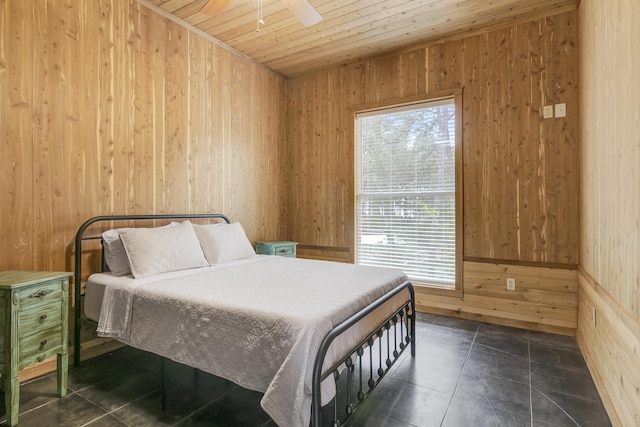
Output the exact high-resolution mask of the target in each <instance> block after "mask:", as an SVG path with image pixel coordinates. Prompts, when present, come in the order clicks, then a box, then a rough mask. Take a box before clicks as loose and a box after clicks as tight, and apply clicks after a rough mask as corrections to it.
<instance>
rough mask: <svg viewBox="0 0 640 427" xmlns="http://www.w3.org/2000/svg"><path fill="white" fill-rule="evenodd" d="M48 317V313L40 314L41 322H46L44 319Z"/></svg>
mask: <svg viewBox="0 0 640 427" xmlns="http://www.w3.org/2000/svg"><path fill="white" fill-rule="evenodd" d="M46 318H47V315H46V314H43V315H42V316H40V323H42V322H44V319H46Z"/></svg>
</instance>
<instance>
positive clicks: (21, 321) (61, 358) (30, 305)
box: [0, 271, 71, 426]
mask: <svg viewBox="0 0 640 427" xmlns="http://www.w3.org/2000/svg"><path fill="white" fill-rule="evenodd" d="M69 276H71V273H55V272H44V271H41V272H40V271H2V272H0V325H1V330H2V333H1V334H0V368H1V369H2V370H1V371H0V372H1V373H2V380H3V384H2V385H3V387H4V392H5V404H6V408H7V424H8V425H10V426H14V425H16V424H18V403H19V402H20V382H19V379H18V374H19V373H20V371H21V370H22V369H24V368H26V367H29V366H31V365H35V364H36V363H39V362H42V361H44V360H45V359H48V358H49V357H51V356H53V355H54V354H57V355H58V360H57V362H58V365H57V368H58V370H57V374H58V396H60V397H62V396H64V395H65V394H66V393H67V372H68V343H67V341H68V335H69V330H68V326H67V323H68V308H69Z"/></svg>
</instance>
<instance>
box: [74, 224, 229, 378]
mask: <svg viewBox="0 0 640 427" xmlns="http://www.w3.org/2000/svg"><path fill="white" fill-rule="evenodd" d="M157 219H223V220H224V221H226V222H227V224H229V223H231V221H230V220H229V218H228V217H227V216H226V215H223V214H151V215H105V216H96V217H93V218H90V219H88V220H87V221H85V223H84V224H82V225H81V226H80V228H79V229H78V232H77V233H76V240H75V251H76V253H75V266H74V277H73V279H74V295H73V297H74V304H75V305H74V316H73V324H74V334H73V345H74V352H73V365H74V366H79V365H80V329H81V317H82V310H81V307H80V293H81V290H82V289H81V288H82V242H83V241H84V240H96V239H101V238H102V236H101V235H92V236H89V237H87V236H85V232H86V231H87V229H88V228H89V227H90V226H91V225H93V224H95V223H99V222H110V223H113V222H117V221H143V220H147V221H148V220H157Z"/></svg>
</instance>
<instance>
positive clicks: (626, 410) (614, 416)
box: [577, 268, 640, 427]
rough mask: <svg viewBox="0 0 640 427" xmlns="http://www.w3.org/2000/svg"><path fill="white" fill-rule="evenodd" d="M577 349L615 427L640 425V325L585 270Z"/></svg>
mask: <svg viewBox="0 0 640 427" xmlns="http://www.w3.org/2000/svg"><path fill="white" fill-rule="evenodd" d="M578 283H579V291H578V295H579V298H578V299H579V301H580V305H579V307H578V333H577V339H578V345H580V350H582V354H583V355H584V358H585V360H586V361H587V365H588V366H589V370H590V371H591V376H592V377H593V381H594V382H595V383H596V386H597V387H598V392H600V397H601V398H602V401H603V403H604V405H605V407H606V408H607V412H608V414H609V417H610V418H611V422H612V423H613V425H614V426H620V427H622V426H638V425H640V391H639V390H640V370H639V369H638V366H640V323H638V322H637V321H636V320H635V319H633V318H632V317H631V316H630V315H629V313H628V312H626V311H625V310H624V309H623V307H622V306H621V305H620V304H619V303H618V302H617V301H616V300H615V299H614V298H613V297H612V296H611V295H610V294H609V293H608V292H607V291H606V290H605V289H604V288H603V287H602V286H601V285H600V284H599V283H597V282H596V281H595V280H594V279H593V278H592V277H591V276H590V275H589V274H588V273H586V272H585V271H584V270H583V269H582V268H581V269H580V270H579V273H578Z"/></svg>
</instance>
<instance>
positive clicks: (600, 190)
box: [578, 0, 640, 426]
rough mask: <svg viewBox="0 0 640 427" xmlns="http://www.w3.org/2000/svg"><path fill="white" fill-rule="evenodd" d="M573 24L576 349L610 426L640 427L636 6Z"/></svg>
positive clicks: (600, 7) (609, 9)
mask: <svg viewBox="0 0 640 427" xmlns="http://www.w3.org/2000/svg"><path fill="white" fill-rule="evenodd" d="M579 18H580V45H579V48H580V80H581V84H580V112H581V117H580V134H581V185H580V204H581V208H580V211H581V224H580V241H581V246H580V247H581V250H580V267H581V268H580V270H579V281H580V311H579V318H578V342H579V344H580V347H581V349H582V351H583V353H584V355H585V357H586V359H587V363H588V364H589V367H590V369H591V372H592V374H593V377H594V379H595V381H596V385H597V386H598V389H599V390H600V394H601V395H602V396H603V400H604V402H605V405H606V406H607V409H608V411H609V415H610V416H611V418H612V421H613V422H614V424H615V425H617V426H631V425H640V395H639V393H638V390H640V368H639V367H640V354H639V352H638V349H640V263H639V262H638V261H639V260H640V221H639V219H638V218H640V214H639V212H640V166H639V165H640V80H639V79H638V70H640V49H639V47H638V40H640V27H638V24H637V23H638V21H639V20H640V3H638V1H637V0H620V1H617V2H606V4H605V2H600V1H597V0H582V2H581V4H580V8H579ZM594 314H595V321H594Z"/></svg>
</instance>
